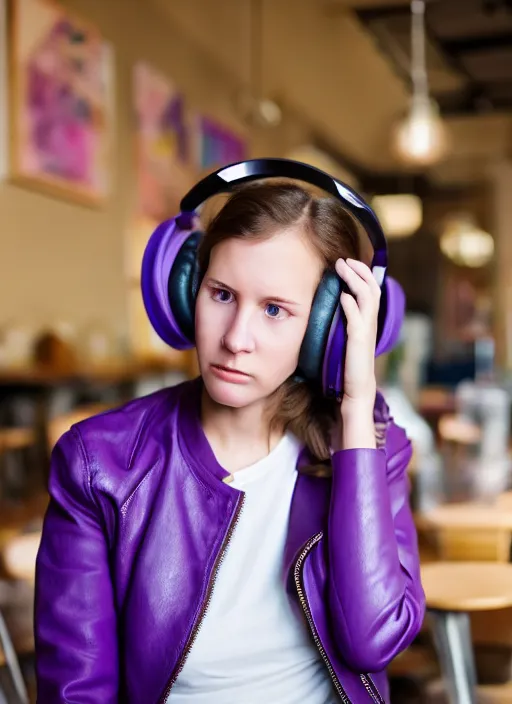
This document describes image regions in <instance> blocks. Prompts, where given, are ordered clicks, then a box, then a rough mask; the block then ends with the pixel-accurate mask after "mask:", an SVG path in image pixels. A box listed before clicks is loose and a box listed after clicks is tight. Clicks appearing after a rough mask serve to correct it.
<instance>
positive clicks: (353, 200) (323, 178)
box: [180, 158, 388, 285]
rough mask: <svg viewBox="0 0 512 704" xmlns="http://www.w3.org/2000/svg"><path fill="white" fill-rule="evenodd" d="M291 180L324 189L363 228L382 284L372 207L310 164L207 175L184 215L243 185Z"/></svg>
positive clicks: (380, 238) (277, 162)
mask: <svg viewBox="0 0 512 704" xmlns="http://www.w3.org/2000/svg"><path fill="white" fill-rule="evenodd" d="M279 177H281V178H290V179H295V180H297V181H304V182H305V183H309V184H311V185H312V186H316V187H317V188H321V189H322V190H324V191H326V192H327V193H330V194H331V195H332V196H334V197H335V198H337V199H338V200H340V201H341V203H342V204H343V206H344V208H345V209H346V210H347V211H348V212H349V213H350V214H351V215H352V216H353V217H354V218H355V219H356V220H357V221H358V222H359V223H360V224H361V225H362V227H363V228H364V230H365V232H366V233H367V235H368V237H369V238H370V241H371V243H372V246H373V250H374V255H373V262H372V270H373V273H374V276H375V278H376V279H377V281H378V282H379V284H380V285H382V283H383V280H384V276H385V273H386V268H387V260H388V257H387V244H386V238H385V236H384V232H383V230H382V227H381V225H380V223H379V220H378V218H377V216H376V215H375V213H374V211H373V210H372V208H371V207H370V206H369V205H368V203H366V201H364V200H363V199H362V198H361V196H360V195H358V194H357V193H356V192H355V191H354V190H353V189H352V188H350V186H348V185H347V184H346V183H343V182H342V181H338V179H335V178H333V177H332V176H330V175H329V174H327V173H325V172H324V171H321V170H320V169H317V168H316V167H314V166H310V165H309V164H303V163H302V162H300V161H293V160H292V159H278V158H270V159H248V160H247V161H240V162H237V163H234V164H230V165H228V166H224V167H222V168H220V169H218V170H217V171H214V172H213V173H211V174H209V175H208V176H205V178H203V179H202V180H201V181H199V183H196V185H195V186H193V187H192V188H191V189H190V191H189V192H188V193H187V194H186V195H185V196H184V197H183V198H182V200H181V203H180V209H181V212H182V214H185V213H193V212H195V211H196V210H197V209H198V208H199V207H200V206H201V205H202V204H203V203H204V202H205V201H207V200H208V199H209V198H212V197H213V196H215V195H217V194H219V193H225V192H227V191H230V190H232V189H233V188H235V187H236V186H238V185H239V184H241V183H247V182H250V181H257V180H259V179H262V178H279Z"/></svg>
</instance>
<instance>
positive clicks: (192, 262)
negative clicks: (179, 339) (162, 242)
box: [167, 232, 202, 342]
mask: <svg viewBox="0 0 512 704" xmlns="http://www.w3.org/2000/svg"><path fill="white" fill-rule="evenodd" d="M201 236H202V233H201V232H193V233H192V234H191V235H190V236H189V237H188V238H187V239H186V240H185V242H184V243H183V244H182V245H181V248H180V250H179V251H178V253H177V255H176V259H175V260H174V264H173V265H172V269H171V273H170V275H169V283H168V286H167V290H168V296H169V301H170V302H171V308H172V311H173V313H174V318H175V320H176V322H177V324H178V327H179V329H180V330H181V332H182V333H183V334H184V336H185V337H186V338H187V339H188V340H190V341H192V342H195V311H196V298H197V291H198V289H199V266H198V262H197V247H198V245H199V241H200V239H201Z"/></svg>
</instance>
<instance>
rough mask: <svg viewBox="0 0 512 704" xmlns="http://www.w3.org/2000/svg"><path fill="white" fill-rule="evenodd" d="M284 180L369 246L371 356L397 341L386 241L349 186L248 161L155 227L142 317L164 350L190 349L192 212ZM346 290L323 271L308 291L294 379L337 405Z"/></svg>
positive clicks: (299, 166) (196, 280) (401, 300)
mask: <svg viewBox="0 0 512 704" xmlns="http://www.w3.org/2000/svg"><path fill="white" fill-rule="evenodd" d="M275 177H281V178H291V179H295V180H298V181H304V182H306V183H309V184H311V185H313V186H316V187H318V188H321V189H323V190H324V191H326V192H327V193H329V194H330V195H332V196H334V197H335V198H337V199H338V200H340V201H341V203H342V204H343V206H344V208H345V209H346V210H347V211H348V212H349V213H350V214H351V215H352V216H353V217H354V218H355V219H356V220H357V221H358V222H359V223H360V224H361V225H362V227H363V228H364V230H365V231H366V233H367V234H368V236H369V238H370V241H371V243H372V245H373V250H374V255H373V261H372V265H371V269H372V271H373V275H374V276H375V278H376V280H377V281H378V283H379V285H380V286H381V290H382V295H381V302H380V309H379V321H378V332H377V343H376V356H378V355H380V354H383V353H384V352H387V351H388V350H390V349H392V347H393V346H394V345H395V344H396V342H397V341H398V338H399V334H400V328H401V325H402V321H403V317H404V312H405V296H404V293H403V291H402V289H401V287H400V285H399V284H398V283H397V282H396V281H395V280H394V279H391V278H390V277H388V276H386V268H387V245H386V238H385V236H384V233H383V231H382V227H381V225H380V223H379V221H378V219H377V216H376V215H375V213H374V212H373V210H372V209H371V208H370V206H369V205H368V204H367V203H366V202H365V201H364V200H363V199H362V198H361V197H360V196H359V195H358V194H357V193H356V192H355V191H354V190H352V189H351V188H350V187H349V186H347V185H346V184H344V183H342V182H341V181H338V180H337V179H335V178H333V177H332V176H329V175H328V174H326V173H324V172H323V171H320V170H319V169H316V168H314V167H313V166H309V165H307V164H303V163H301V162H298V161H292V160H290V159H250V160H248V161H242V162H239V163H236V164H231V165H229V166H225V167H223V168H221V169H219V170H218V171H215V172H213V173H211V174H209V175H208V176H206V177H205V178H203V179H202V180H201V181H199V183H197V184H196V185H195V186H194V187H193V188H192V189H191V190H190V191H189V192H188V193H187V195H186V196H184V198H183V199H182V201H181V204H180V209H181V212H180V214H179V215H178V216H177V217H175V218H172V219H171V220H167V221H166V222H164V223H162V224H161V225H159V226H158V227H157V229H156V230H155V232H154V233H153V234H152V235H151V238H150V240H149V242H148V245H147V247H146V250H145V252H144V257H143V261H142V277H141V285H142V296H143V299H144V305H145V307H146V311H147V314H148V317H149V319H150V321H151V324H152V325H153V327H154V329H155V331H156V332H157V333H158V335H159V336H160V337H161V338H162V340H163V341H164V342H166V343H167V344H168V345H170V346H171V347H173V348H174V349H178V350H185V349H190V348H192V347H194V336H195V332H194V328H195V321H194V315H195V302H196V295H197V291H198V288H199V284H200V272H199V270H198V264H197V247H198V244H199V241H200V239H201V236H202V233H201V232H200V231H198V229H197V223H198V216H197V212H196V211H197V210H198V208H199V207H200V206H201V205H202V204H203V203H204V202H205V201H206V200H208V199H209V198H211V197H212V196H214V195H217V194H219V193H225V192H227V191H230V190H232V189H233V188H235V187H236V186H238V185H240V184H241V183H245V182H248V181H256V180H259V179H263V178H275ZM343 290H347V289H346V285H345V283H344V282H343V281H341V279H340V278H339V276H338V275H337V274H336V272H334V271H330V270H327V271H326V272H325V273H324V275H323V277H322V279H321V281H320V283H319V285H318V288H317V290H316V293H315V296H314V299H313V304H312V307H311V314H310V317H309V322H308V327H307V330H306V334H305V336H304V340H303V342H302V346H301V349H300V354H299V363H298V367H297V370H296V373H295V378H297V379H300V380H306V381H309V382H313V383H315V382H316V383H317V384H319V385H321V386H322V388H323V391H324V393H325V394H326V395H327V396H329V397H337V398H338V399H339V398H341V395H342V386H343V362H344V352H345V341H346V321H345V319H344V315H343V309H342V308H341V305H340V295H341V292H342V291H343Z"/></svg>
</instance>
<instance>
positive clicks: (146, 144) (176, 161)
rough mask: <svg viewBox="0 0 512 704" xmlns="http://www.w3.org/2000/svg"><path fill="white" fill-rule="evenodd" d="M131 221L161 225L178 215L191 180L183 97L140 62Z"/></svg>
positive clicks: (136, 83) (135, 81) (135, 87)
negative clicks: (134, 197)
mask: <svg viewBox="0 0 512 704" xmlns="http://www.w3.org/2000/svg"><path fill="white" fill-rule="evenodd" d="M133 91H134V104H135V122H136V134H135V142H136V173H137V204H136V218H141V219H143V220H144V221H148V220H149V221H153V222H155V223H158V222H161V221H162V220H165V219H166V218H168V217H170V216H171V215H174V214H175V213H177V212H178V210H179V202H180V200H181V198H182V196H183V195H184V194H185V193H186V191H187V190H188V188H189V187H190V186H191V185H192V184H193V182H194V177H193V173H192V167H191V165H190V160H189V141H188V135H189V130H188V126H187V121H186V115H185V101H184V96H183V94H182V93H181V92H180V91H179V90H178V89H177V88H176V86H175V85H174V83H173V81H172V80H171V79H170V78H168V77H167V76H165V75H163V74H162V73H160V72H159V71H157V70H156V69H155V68H153V67H152V66H150V65H149V64H148V63H146V62H139V63H137V64H136V65H135V67H134V73H133Z"/></svg>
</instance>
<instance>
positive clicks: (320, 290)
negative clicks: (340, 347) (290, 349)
mask: <svg viewBox="0 0 512 704" xmlns="http://www.w3.org/2000/svg"><path fill="white" fill-rule="evenodd" d="M341 290H342V282H341V279H340V277H339V276H338V275H337V274H336V272H335V271H330V270H328V271H325V272H324V274H323V276H322V279H321V281H320V283H319V284H318V287H317V289H316V292H315V296H314V298H313V303H312V304H311V312H310V314H309V321H308V326H307V328H306V333H305V335H304V339H303V341H302V345H301V348H300V353H299V363H298V367H297V371H296V378H298V379H301V380H307V381H313V382H316V383H317V384H318V385H319V386H321V385H322V377H323V366H324V356H325V353H326V348H327V343H328V339H329V332H330V330H331V326H332V322H333V320H334V318H335V315H336V312H337V310H338V308H339V303H340V295H341Z"/></svg>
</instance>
